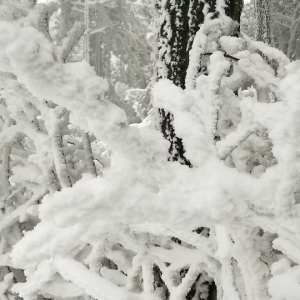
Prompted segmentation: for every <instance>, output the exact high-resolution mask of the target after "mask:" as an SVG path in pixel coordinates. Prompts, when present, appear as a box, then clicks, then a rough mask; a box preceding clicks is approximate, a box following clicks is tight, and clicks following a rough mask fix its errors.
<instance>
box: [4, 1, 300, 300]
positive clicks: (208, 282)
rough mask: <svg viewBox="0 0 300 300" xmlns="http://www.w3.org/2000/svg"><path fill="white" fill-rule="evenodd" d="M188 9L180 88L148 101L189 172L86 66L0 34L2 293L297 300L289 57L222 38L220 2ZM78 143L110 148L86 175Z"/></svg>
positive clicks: (295, 140)
mask: <svg viewBox="0 0 300 300" xmlns="http://www.w3.org/2000/svg"><path fill="white" fill-rule="evenodd" d="M203 9H204V12H203V16H204V17H205V20H204V23H203V24H202V25H201V27H200V29H199V30H198V31H197V32H195V37H194V39H193V42H192V45H191V50H190V53H189V59H188V61H189V63H188V65H187V70H186V73H187V75H188V76H187V77H186V80H185V82H184V83H185V88H183V87H181V86H179V85H178V84H175V83H174V82H173V81H171V80H169V79H161V80H159V81H158V82H157V83H156V84H155V85H154V87H153V90H152V95H153V106H154V107H155V108H157V109H158V108H160V109H163V110H165V111H168V112H170V114H172V115H173V117H174V119H173V122H172V125H173V126H174V130H175V132H176V135H177V137H178V138H179V139H181V140H182V144H183V145H184V149H185V153H184V156H185V157H186V159H187V160H188V161H189V162H190V164H191V165H192V166H193V168H189V167H188V166H186V165H183V164H180V163H178V162H171V161H169V160H168V158H169V146H170V145H169V142H168V141H167V140H166V139H165V138H164V136H163V134H162V133H160V132H159V131H157V130H155V129H154V128H153V126H143V127H142V126H140V127H133V126H129V125H128V121H127V117H126V114H125V112H124V111H123V110H122V109H120V108H119V107H118V106H116V105H114V104H112V103H111V102H109V101H107V99H105V97H104V94H105V92H106V91H107V89H108V84H107V81H106V80H105V79H103V78H100V77H98V76H97V75H96V73H95V71H94V70H93V69H92V68H91V67H90V65H89V64H88V63H87V62H85V61H83V62H77V63H68V62H67V63H65V62H64V61H63V60H62V59H61V58H60V57H59V56H58V55H57V53H61V52H59V51H58V48H57V46H55V45H54V43H53V41H51V40H50V39H49V38H48V37H47V33H45V32H43V31H41V30H40V28H39V27H38V26H35V28H34V27H33V26H28V25H27V26H25V25H24V24H20V23H18V22H14V21H10V22H7V21H5V22H1V23H0V71H1V72H2V73H1V81H0V82H1V100H0V101H1V110H0V113H1V118H0V130H1V131H0V151H1V181H0V183H1V185H2V188H1V189H0V191H1V193H2V194H1V207H2V209H1V212H2V216H1V218H0V238H1V256H0V264H1V283H0V293H1V297H2V298H4V299H18V297H20V298H21V299H24V300H29V299H30V300H31V299H36V297H39V298H43V297H44V298H47V299H70V298H71V299H86V298H90V297H92V298H94V299H99V300H100V299H101V300H102V299H107V300H110V299H111V300H115V299H124V300H125V299H128V300H129V299H130V300H132V299H161V300H167V299H168V300H169V299H172V300H175V299H176V300H184V299H195V300H196V299H197V300H206V299H218V300H221V299H222V300H223V299H224V300H226V299H228V300H229V299H230V300H239V299H242V300H246V299H247V300H249V299H250V300H265V299H272V300H282V299H289V300H293V299H297V298H298V295H299V290H300V283H299V273H300V267H299V263H300V252H299V251H300V250H299V249H300V234H299V220H300V219H299V217H300V215H299V213H300V212H299V143H300V135H299V131H300V123H299V112H300V106H299V101H298V97H299V92H300V90H299V89H300V88H299V85H298V82H299V79H300V71H299V70H300V68H299V61H295V62H292V63H291V62H290V61H289V59H288V58H287V57H286V56H285V55H284V54H283V53H282V52H281V51H279V50H277V49H274V48H271V47H270V46H268V45H265V44H264V43H262V42H256V41H252V40H248V39H244V38H242V37H238V36H233V35H236V33H237V31H236V28H237V23H236V22H235V21H233V20H232V19H231V18H229V17H228V14H229V13H228V11H229V10H228V8H226V6H225V3H224V1H221V0H218V1H217V2H216V7H215V8H214V7H213V8H212V7H209V6H208V3H206V5H204V7H203ZM210 9H214V13H209V12H210ZM225 10H226V12H225ZM230 11H231V12H234V10H230ZM230 16H232V15H231V14H230ZM164 18H165V20H170V19H169V18H168V13H167V12H166V11H165V12H164ZM178 24H179V23H178ZM32 25H34V22H33V23H32ZM20 53H21V54H22V55H20ZM265 57H267V58H268V59H264V58H265ZM166 59H168V57H166ZM271 60H275V61H276V62H277V64H278V71H277V72H276V74H275V72H274V71H273V69H272V68H271V67H270V66H269V64H268V61H271ZM204 62H205V67H206V70H205V72H201V71H199V66H200V67H201V66H203V65H204ZM82 132H89V133H90V134H91V135H92V136H93V135H94V136H95V141H97V140H100V141H103V142H105V143H106V144H107V145H109V149H111V150H110V151H111V155H110V156H111V164H110V165H106V166H105V167H106V168H103V169H102V168H101V172H100V167H99V168H98V174H97V175H98V176H94V175H93V174H91V173H92V172H89V168H88V167H87V161H88V158H89V157H88V156H86V152H85V150H84V144H85V141H84V138H83V137H82ZM216 136H217V137H218V138H217V139H216ZM92 146H93V139H92ZM96 146H97V145H95V142H94V147H93V148H94V151H93V152H91V151H90V152H88V153H90V154H91V153H92V155H93V156H94V157H96V156H97V153H98V156H99V157H101V154H102V153H103V151H104V150H102V148H101V147H100V146H99V145H98V147H97V148H96ZM103 163H104V160H103ZM208 228H209V230H208ZM200 274H201V276H200ZM213 282H214V284H215V286H216V291H217V294H212V293H211V292H210V290H211V287H212V285H213V284H212V283H213Z"/></svg>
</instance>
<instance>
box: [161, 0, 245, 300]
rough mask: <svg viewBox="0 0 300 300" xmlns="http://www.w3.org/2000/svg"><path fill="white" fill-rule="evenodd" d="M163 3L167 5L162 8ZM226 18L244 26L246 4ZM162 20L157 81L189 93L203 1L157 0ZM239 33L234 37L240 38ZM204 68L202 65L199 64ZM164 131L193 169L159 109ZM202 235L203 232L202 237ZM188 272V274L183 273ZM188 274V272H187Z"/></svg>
mask: <svg viewBox="0 0 300 300" xmlns="http://www.w3.org/2000/svg"><path fill="white" fill-rule="evenodd" d="M162 3H165V5H164V6H162ZM206 3H208V4H209V5H210V12H215V4H216V0H206ZM227 4H228V7H227V8H226V9H225V11H226V14H227V15H228V16H229V17H231V18H232V19H233V20H235V21H237V22H240V16H241V11H242V8H243V0H230V1H227ZM156 8H157V13H158V16H159V17H158V19H161V16H165V18H164V19H163V20H162V21H161V22H160V24H158V26H159V31H158V37H157V38H158V40H157V47H158V49H157V50H158V51H157V53H158V58H157V59H158V64H157V66H156V73H157V79H158V80H159V79H162V78H166V79H169V80H171V81H172V82H173V83H174V84H175V85H177V86H179V87H181V88H182V89H185V80H186V73H187V69H188V65H189V51H190V49H191V47H192V44H193V41H194V37H195V35H196V33H197V31H198V30H199V28H200V25H201V24H203V22H204V15H203V8H204V3H203V2H202V1H201V0H167V1H166V2H163V1H162V0H156ZM238 32H239V28H238V30H237V32H235V33H234V34H238ZM199 67H200V62H199ZM159 118H160V130H161V132H162V133H163V135H164V137H165V138H166V139H167V140H168V141H169V142H170V148H169V153H170V160H171V161H179V162H180V163H181V164H185V165H187V166H189V167H192V165H191V163H190V162H189V161H188V159H187V158H186V157H185V155H184V154H185V150H184V145H183V142H182V139H180V138H178V137H177V136H176V133H175V130H174V127H173V120H174V117H173V115H172V114H171V113H170V112H167V111H165V110H164V109H159ZM199 234H201V232H200V233H199ZM183 271H184V270H183ZM185 271H187V270H185ZM200 276H202V275H201V274H200V275H199V277H198V279H197V280H196V282H195V283H194V285H193V286H192V288H191V290H190V292H189V293H188V294H187V296H186V299H187V300H191V299H192V298H193V297H194V295H195V294H196V288H197V281H198V280H199V279H200ZM203 284H204V285H207V289H208V296H207V298H206V300H216V299H217V287H216V285H215V283H214V282H204V283H203Z"/></svg>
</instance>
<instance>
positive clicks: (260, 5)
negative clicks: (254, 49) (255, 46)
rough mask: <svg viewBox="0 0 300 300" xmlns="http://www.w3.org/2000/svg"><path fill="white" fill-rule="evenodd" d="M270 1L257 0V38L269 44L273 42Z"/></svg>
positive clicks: (255, 3)
mask: <svg viewBox="0 0 300 300" xmlns="http://www.w3.org/2000/svg"><path fill="white" fill-rule="evenodd" d="M268 2H269V1H267V0H255V2H254V5H255V17H256V26H255V39H256V40H257V41H261V42H264V43H266V44H268V45H270V44H271V28H270V8H269V3H268Z"/></svg>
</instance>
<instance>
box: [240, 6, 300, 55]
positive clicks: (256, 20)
mask: <svg viewBox="0 0 300 300" xmlns="http://www.w3.org/2000/svg"><path fill="white" fill-rule="evenodd" d="M245 7H246V9H245V10H244V14H243V20H242V31H243V32H245V33H246V34H247V35H249V36H250V37H252V38H255V39H256V40H258V41H263V42H267V43H269V44H270V45H272V46H273V47H275V48H277V49H279V50H281V51H283V52H284V53H285V54H286V55H287V56H288V57H289V58H290V59H291V60H296V59H299V57H300V56H299V55H300V54H299V51H298V49H299V38H298V36H299V30H300V29H299V17H300V14H299V13H300V7H299V3H298V2H297V1H293V0H284V1H279V0H271V1H252V2H251V3H247V4H246V6H245Z"/></svg>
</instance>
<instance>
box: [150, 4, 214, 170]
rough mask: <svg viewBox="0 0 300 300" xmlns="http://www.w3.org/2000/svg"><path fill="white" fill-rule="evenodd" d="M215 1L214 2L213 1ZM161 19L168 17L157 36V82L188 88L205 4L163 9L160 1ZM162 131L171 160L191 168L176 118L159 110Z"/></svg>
mask: <svg viewBox="0 0 300 300" xmlns="http://www.w3.org/2000/svg"><path fill="white" fill-rule="evenodd" d="M214 1H215V0H214ZM156 7H157V11H158V14H159V15H162V14H164V13H166V16H167V17H166V18H165V19H164V20H163V22H162V23H161V24H160V29H159V32H158V52H159V61H160V63H161V64H162V65H163V66H162V65H160V66H159V67H158V68H157V78H158V79H161V78H167V79H170V80H171V81H172V82H173V83H174V84H175V85H177V86H179V87H181V88H182V89H184V88H185V77H186V71H187V68H188V64H189V50H190V48H191V46H192V43H193V39H194V36H195V34H196V32H197V31H198V30H199V26H200V25H201V24H202V23H203V21H204V16H203V13H202V10H203V7H204V4H203V3H202V2H201V1H200V0H174V1H171V0H168V1H167V2H166V4H165V6H164V7H162V5H161V1H160V0H157V3H156ZM159 115H160V130H161V132H162V133H163V134H164V137H165V138H166V139H167V140H168V141H169V142H170V148H169V153H170V160H172V161H179V162H180V163H182V164H185V165H187V166H191V163H190V162H189V161H188V160H187V159H186V157H185V156H184V153H185V151H184V146H183V143H182V140H181V139H180V138H178V137H177V136H176V133H175V130H174V127H173V115H172V114H171V113H169V112H167V111H164V110H163V109H159Z"/></svg>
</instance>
